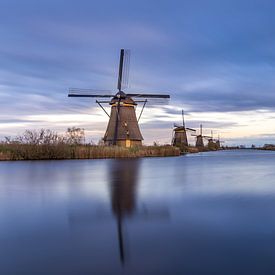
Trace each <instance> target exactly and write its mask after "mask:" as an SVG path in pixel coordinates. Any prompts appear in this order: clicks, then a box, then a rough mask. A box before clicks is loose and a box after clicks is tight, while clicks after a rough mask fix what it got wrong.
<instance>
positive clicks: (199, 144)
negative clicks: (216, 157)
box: [192, 124, 211, 149]
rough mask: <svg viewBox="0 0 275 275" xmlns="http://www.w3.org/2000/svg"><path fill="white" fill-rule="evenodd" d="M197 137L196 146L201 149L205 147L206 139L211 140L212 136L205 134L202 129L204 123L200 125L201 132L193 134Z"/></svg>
mask: <svg viewBox="0 0 275 275" xmlns="http://www.w3.org/2000/svg"><path fill="white" fill-rule="evenodd" d="M192 136H195V137H196V147H197V148H199V149H202V148H204V139H207V140H209V139H210V138H211V137H209V136H204V135H203V131H202V124H201V125H200V133H199V134H198V135H192Z"/></svg>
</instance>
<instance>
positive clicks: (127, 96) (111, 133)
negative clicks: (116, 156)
mask: <svg viewBox="0 0 275 275" xmlns="http://www.w3.org/2000/svg"><path fill="white" fill-rule="evenodd" d="M129 64H130V51H129V50H125V49H121V50H120V62H119V72H118V83H117V89H118V92H117V93H116V94H112V93H108V94H102V93H99V92H95V93H94V90H90V89H69V94H68V96H69V97H89V98H105V99H107V100H101V101H99V100H96V103H97V104H98V105H99V106H100V107H101V108H102V109H103V111H104V112H105V114H107V116H108V117H109V123H108V126H107V129H106V132H105V135H104V138H103V140H104V144H105V145H118V146H124V147H132V146H140V145H142V140H143V137H142V134H141V132H140V129H139V125H138V122H139V119H140V117H141V115H142V113H143V110H144V108H145V105H146V103H147V101H148V100H150V101H151V100H155V99H168V98H170V95H168V94H149V93H147V94H144V93H125V92H124V91H123V90H124V89H125V88H127V85H128V77H129ZM140 98H141V99H142V100H138V99H140ZM103 103H107V104H109V105H111V113H110V114H109V113H108V112H107V111H106V110H105V108H104V107H103V105H102V104H103ZM137 103H143V106H142V109H141V112H140V114H139V117H138V118H137V116H136V111H135V109H136V106H137Z"/></svg>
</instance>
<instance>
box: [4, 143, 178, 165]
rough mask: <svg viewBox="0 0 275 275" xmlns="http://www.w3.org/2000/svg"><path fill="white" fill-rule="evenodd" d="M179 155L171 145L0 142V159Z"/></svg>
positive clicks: (114, 157) (176, 149)
mask: <svg viewBox="0 0 275 275" xmlns="http://www.w3.org/2000/svg"><path fill="white" fill-rule="evenodd" d="M180 155H181V153H180V150H179V148H177V147H173V146H171V145H163V146H142V147H132V148H125V147H118V146H98V145H68V144H57V145H51V144H41V145H34V144H0V161H24V160H70V159H116V158H141V157H173V156H180Z"/></svg>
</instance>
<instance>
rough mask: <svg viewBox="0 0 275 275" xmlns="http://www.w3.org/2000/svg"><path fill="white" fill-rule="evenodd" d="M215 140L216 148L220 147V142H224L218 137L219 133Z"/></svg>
mask: <svg viewBox="0 0 275 275" xmlns="http://www.w3.org/2000/svg"><path fill="white" fill-rule="evenodd" d="M215 142H216V146H217V148H218V149H220V148H221V144H222V143H224V141H222V140H221V139H220V135H218V138H217V139H216V140H215Z"/></svg>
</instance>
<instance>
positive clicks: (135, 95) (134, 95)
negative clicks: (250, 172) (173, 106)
mask: <svg viewBox="0 0 275 275" xmlns="http://www.w3.org/2000/svg"><path fill="white" fill-rule="evenodd" d="M127 96H130V97H145V98H167V99H168V98H170V95H168V94H141V93H140V94H137V93H135V94H131V93H129V94H128V93H127Z"/></svg>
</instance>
